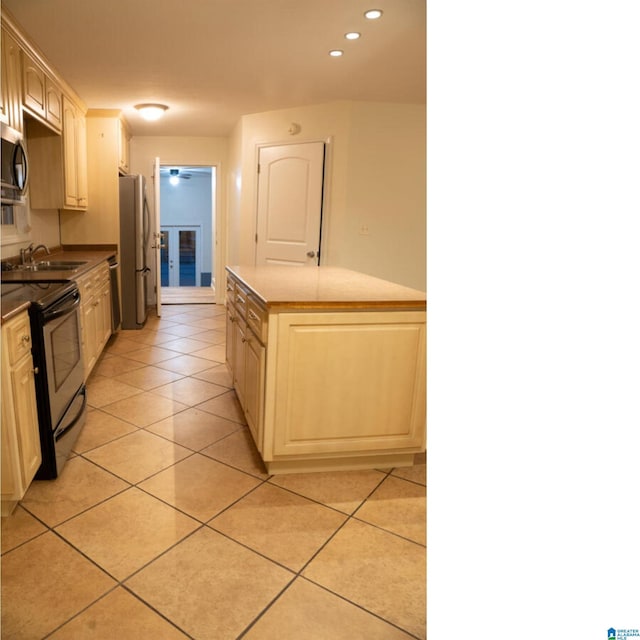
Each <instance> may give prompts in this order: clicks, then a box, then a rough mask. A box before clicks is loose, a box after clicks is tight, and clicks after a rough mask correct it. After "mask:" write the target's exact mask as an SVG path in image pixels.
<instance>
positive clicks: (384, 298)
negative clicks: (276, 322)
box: [226, 266, 427, 311]
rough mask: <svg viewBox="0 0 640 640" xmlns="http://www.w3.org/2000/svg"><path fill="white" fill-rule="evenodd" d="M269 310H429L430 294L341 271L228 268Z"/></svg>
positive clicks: (280, 267) (297, 268) (340, 269)
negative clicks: (428, 296)
mask: <svg viewBox="0 0 640 640" xmlns="http://www.w3.org/2000/svg"><path fill="white" fill-rule="evenodd" d="M226 269H227V271H228V272H229V273H231V274H232V275H233V276H235V277H236V278H237V279H238V280H239V281H240V282H241V283H243V284H244V285H246V287H247V288H248V289H250V290H251V291H253V292H254V293H255V295H256V296H257V297H258V298H259V299H260V300H261V302H262V303H263V304H264V305H265V307H266V308H267V309H272V310H274V311H285V310H287V311H296V310H312V309H318V310H320V309H331V310H334V309H335V310H337V309H373V310H384V309H392V310H399V309H403V310H412V311H413V310H416V311H422V310H426V307H427V297H426V294H425V293H424V292H422V291H418V290H417V289H410V288H409V287H404V286H402V285H399V284H395V283H393V282H388V281H387V280H381V279H380V278H374V277H373V276H369V275H366V274H364V273H358V272H357V271H350V270H349V269H342V268H340V267H288V266H263V267H252V266H227V267H226Z"/></svg>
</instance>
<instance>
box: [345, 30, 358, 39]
mask: <svg viewBox="0 0 640 640" xmlns="http://www.w3.org/2000/svg"><path fill="white" fill-rule="evenodd" d="M344 37H345V38H346V39H347V40H357V39H358V38H359V37H360V34H359V33H358V32H357V31H349V33H345V34H344Z"/></svg>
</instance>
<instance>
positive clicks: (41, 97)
mask: <svg viewBox="0 0 640 640" xmlns="http://www.w3.org/2000/svg"><path fill="white" fill-rule="evenodd" d="M22 105H23V106H24V107H25V108H26V109H28V110H29V111H31V112H32V113H34V114H35V115H38V116H40V117H41V118H43V119H46V117H47V93H46V89H45V73H44V70H43V69H42V68H41V67H40V66H39V65H38V64H37V63H36V62H35V61H34V60H32V59H31V58H30V57H29V56H28V55H27V54H26V53H25V52H24V51H23V52H22Z"/></svg>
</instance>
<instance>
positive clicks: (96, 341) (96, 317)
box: [76, 262, 111, 382]
mask: <svg viewBox="0 0 640 640" xmlns="http://www.w3.org/2000/svg"><path fill="white" fill-rule="evenodd" d="M76 282H77V284H78V289H79V290H80V318H81V330H82V353H83V357H84V375H85V382H86V380H87V378H88V377H89V374H90V373H91V371H92V370H93V367H94V366H95V364H96V362H97V360H98V358H99V357H100V354H101V353H102V350H103V349H104V347H105V345H106V344H107V341H108V340H109V337H110V336H111V280H110V275H109V265H108V264H107V263H106V262H104V263H101V264H100V265H99V266H98V267H96V268H95V269H92V270H91V271H89V272H88V273H85V274H83V275H81V276H79V277H78V278H76Z"/></svg>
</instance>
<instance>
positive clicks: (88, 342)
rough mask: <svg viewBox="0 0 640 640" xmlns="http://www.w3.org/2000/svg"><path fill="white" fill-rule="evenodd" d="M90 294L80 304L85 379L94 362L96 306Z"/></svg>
mask: <svg viewBox="0 0 640 640" xmlns="http://www.w3.org/2000/svg"><path fill="white" fill-rule="evenodd" d="M94 302H95V300H94V297H93V296H92V297H91V298H90V299H89V300H87V301H86V302H85V303H84V304H83V305H82V349H83V353H84V375H85V381H86V379H87V378H88V377H89V373H91V370H92V369H93V366H94V365H95V363H96V308H95V306H94Z"/></svg>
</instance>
